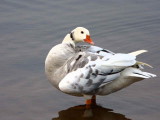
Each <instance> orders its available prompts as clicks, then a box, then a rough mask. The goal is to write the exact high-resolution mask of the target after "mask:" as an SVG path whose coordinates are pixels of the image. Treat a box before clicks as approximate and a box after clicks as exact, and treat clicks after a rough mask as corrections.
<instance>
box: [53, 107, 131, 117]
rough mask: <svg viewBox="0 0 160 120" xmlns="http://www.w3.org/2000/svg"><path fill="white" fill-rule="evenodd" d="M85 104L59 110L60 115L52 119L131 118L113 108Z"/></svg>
mask: <svg viewBox="0 0 160 120" xmlns="http://www.w3.org/2000/svg"><path fill="white" fill-rule="evenodd" d="M85 108H86V107H85V105H79V106H74V107H71V108H68V109H66V110H62V111H60V112H59V117H57V118H52V120H131V119H129V118H126V117H125V115H122V114H120V113H115V112H113V110H112V109H108V108H103V107H101V106H98V105H95V106H93V107H92V109H85Z"/></svg>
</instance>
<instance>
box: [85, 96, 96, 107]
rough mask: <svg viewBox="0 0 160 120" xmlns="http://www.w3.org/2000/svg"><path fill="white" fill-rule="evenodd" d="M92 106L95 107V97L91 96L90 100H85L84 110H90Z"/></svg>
mask: <svg viewBox="0 0 160 120" xmlns="http://www.w3.org/2000/svg"><path fill="white" fill-rule="evenodd" d="M94 105H96V96H95V95H93V96H92V98H91V99H87V100H86V109H90V108H91V107H92V106H94Z"/></svg>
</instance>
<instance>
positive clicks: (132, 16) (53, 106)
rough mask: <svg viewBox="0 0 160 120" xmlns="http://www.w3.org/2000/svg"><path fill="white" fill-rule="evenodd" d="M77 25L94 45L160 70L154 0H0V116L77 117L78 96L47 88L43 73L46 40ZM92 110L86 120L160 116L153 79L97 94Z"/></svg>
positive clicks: (159, 89) (34, 119)
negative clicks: (133, 55) (85, 30)
mask: <svg viewBox="0 0 160 120" xmlns="http://www.w3.org/2000/svg"><path fill="white" fill-rule="evenodd" d="M77 26H84V27H86V28H88V29H89V30H90V32H91V37H92V38H93V40H94V42H95V43H96V45H97V46H101V47H104V48H107V49H109V50H111V51H114V52H124V53H128V52H131V51H135V50H139V49H147V50H148V51H149V52H148V53H145V54H143V55H141V56H139V57H138V60H140V61H144V62H147V63H149V64H152V65H153V66H154V69H150V68H146V71H150V72H152V73H155V74H157V75H159V65H160V62H159V59H160V47H159V46H160V1H159V0H141V1H140V0H134V1H131V0H118V1H114V0H113V1H111V0H97V1H96V0H92V1H86V0H79V1H75V0H63V1H62V0H1V1H0V55H1V57H0V76H1V77H0V78H1V80H0V119H1V120H52V119H53V120H71V119H77V120H79V119H83V117H82V116H83V115H84V113H85V110H84V109H83V108H78V109H77V107H76V106H78V105H82V104H84V99H83V98H78V97H73V96H68V95H65V94H63V93H61V92H59V91H57V90H56V89H55V88H53V87H52V86H51V85H50V83H49V82H48V81H47V79H46V77H45V75H44V61H45V57H46V55H47V53H48V51H49V50H50V49H51V47H52V46H54V45H56V44H58V43H59V42H61V41H62V39H63V38H64V36H65V35H66V34H67V33H68V32H70V31H71V30H72V29H73V28H75V27H77ZM98 103H99V104H100V105H101V106H102V107H100V106H97V107H95V108H94V109H93V110H92V113H93V114H94V116H92V117H90V118H87V119H99V120H101V119H103V120H106V119H107V120H108V119H113V120H114V119H116V120H128V119H132V120H159V119H160V80H159V77H157V78H154V79H148V80H144V81H141V82H139V83H136V84H133V85H131V86H130V87H128V88H126V89H123V90H121V91H119V92H117V93H114V94H111V95H109V96H105V97H98Z"/></svg>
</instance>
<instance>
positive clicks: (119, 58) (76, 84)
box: [59, 47, 136, 94]
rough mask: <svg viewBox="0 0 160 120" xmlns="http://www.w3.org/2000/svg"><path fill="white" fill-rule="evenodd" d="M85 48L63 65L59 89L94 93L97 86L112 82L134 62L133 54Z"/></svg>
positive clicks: (74, 92) (66, 91) (69, 92)
mask: <svg viewBox="0 0 160 120" xmlns="http://www.w3.org/2000/svg"><path fill="white" fill-rule="evenodd" d="M98 49H100V48H98ZM86 50H87V52H86ZM86 50H85V51H84V52H77V53H76V54H75V55H74V56H73V57H71V58H70V59H68V60H67V62H66V64H65V65H64V66H63V67H64V69H65V71H66V73H67V74H66V76H65V77H64V78H63V79H62V80H61V82H60V83H59V89H60V90H61V91H63V92H65V93H68V94H79V93H81V94H95V93H96V91H97V90H98V88H99V87H101V86H102V85H104V84H107V83H109V82H112V81H113V80H114V79H116V78H117V77H118V76H119V75H120V72H121V71H122V70H124V69H125V68H126V67H128V66H132V65H134V64H135V63H136V61H135V56H132V55H129V54H114V53H110V52H109V53H108V52H105V53H103V55H100V54H99V53H102V52H103V51H102V49H101V50H100V52H99V53H97V50H95V49H94V50H95V52H93V50H92V47H90V48H89V49H86ZM90 51H91V52H90ZM101 51H102V52H101Z"/></svg>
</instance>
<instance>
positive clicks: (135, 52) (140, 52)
mask: <svg viewBox="0 0 160 120" xmlns="http://www.w3.org/2000/svg"><path fill="white" fill-rule="evenodd" d="M145 52H148V51H147V50H138V51H134V52H131V53H129V54H130V55H133V56H137V55H140V54H142V53H145Z"/></svg>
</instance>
